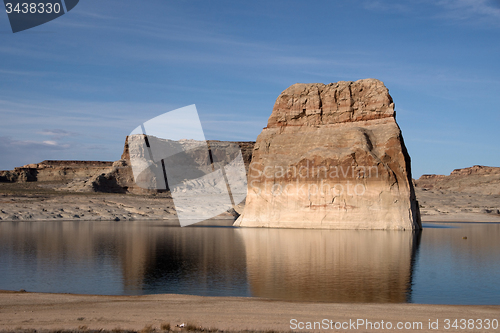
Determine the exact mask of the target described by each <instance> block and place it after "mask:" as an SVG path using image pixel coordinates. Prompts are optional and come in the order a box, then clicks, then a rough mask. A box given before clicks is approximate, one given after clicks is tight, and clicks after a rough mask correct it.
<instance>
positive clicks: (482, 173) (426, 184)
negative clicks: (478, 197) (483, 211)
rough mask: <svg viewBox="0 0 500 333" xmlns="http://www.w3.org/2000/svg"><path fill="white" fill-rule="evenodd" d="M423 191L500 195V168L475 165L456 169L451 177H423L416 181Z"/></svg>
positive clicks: (416, 184)
mask: <svg viewBox="0 0 500 333" xmlns="http://www.w3.org/2000/svg"><path fill="white" fill-rule="evenodd" d="M415 186H416V187H418V188H420V189H422V190H446V191H453V192H455V193H468V194H482V195H500V168H498V167H489V166H482V165H474V166H472V167H470V168H463V169H455V170H453V171H452V172H451V174H450V175H448V176H445V175H434V174H432V175H422V176H421V177H420V178H419V179H417V180H415Z"/></svg>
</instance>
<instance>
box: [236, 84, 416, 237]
mask: <svg viewBox="0 0 500 333" xmlns="http://www.w3.org/2000/svg"><path fill="white" fill-rule="evenodd" d="M235 226H241V227H274V228H324V229H397V230H403V229H404V230H414V229H420V228H421V221H420V214H419V208H418V203H417V200H416V198H415V191H414V188H413V183H412V178H411V167H410V156H409V155H408V152H407V150H406V147H405V144H404V141H403V137H402V135H401V130H400V129H399V127H398V125H397V123H396V120H395V111H394V103H393V100H392V98H391V96H390V95H389V91H388V89H387V88H386V87H385V86H384V84H383V83H382V82H381V81H379V80H376V79H365V80H359V81H356V82H352V81H349V82H346V81H340V82H337V83H330V84H326V85H325V84H321V83H313V84H302V83H297V84H294V85H292V86H291V87H289V88H288V89H286V90H285V91H283V92H282V93H281V95H280V96H278V98H277V100H276V103H275V105H274V108H273V111H272V114H271V116H270V117H269V121H268V125H267V127H266V128H264V130H263V131H262V133H261V134H260V135H259V136H258V138H257V142H256V144H255V148H254V151H253V155H252V164H251V165H250V169H249V175H248V194H247V199H246V205H245V209H244V212H243V214H242V215H241V216H240V217H239V219H238V220H237V221H236V222H235Z"/></svg>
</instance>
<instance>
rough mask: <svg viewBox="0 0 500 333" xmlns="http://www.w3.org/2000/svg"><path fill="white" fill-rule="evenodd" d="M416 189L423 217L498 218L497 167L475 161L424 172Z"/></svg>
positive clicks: (499, 180)
mask: <svg viewBox="0 0 500 333" xmlns="http://www.w3.org/2000/svg"><path fill="white" fill-rule="evenodd" d="M415 191H416V195H417V197H418V201H419V203H420V208H421V212H422V219H425V221H454V222H472V221H476V222H499V221H500V168H498V167H488V166H482V165H475V166H473V167H470V168H463V169H456V170H454V171H453V172H452V173H451V174H450V175H448V176H445V175H434V174H433V175H423V176H421V177H420V178H419V179H417V180H415Z"/></svg>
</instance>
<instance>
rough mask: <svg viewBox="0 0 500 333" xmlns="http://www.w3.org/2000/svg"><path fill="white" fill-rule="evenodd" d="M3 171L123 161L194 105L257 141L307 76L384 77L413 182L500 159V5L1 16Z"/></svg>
mask: <svg viewBox="0 0 500 333" xmlns="http://www.w3.org/2000/svg"><path fill="white" fill-rule="evenodd" d="M0 39H1V43H0V117H1V122H0V169H12V168H14V167H15V166H20V165H24V164H27V163H35V162H40V161H42V160H45V159H84V160H86V159H91V160H116V159H118V158H119V157H120V155H121V152H122V149H123V142H124V139H125V136H126V135H128V134H129V133H130V132H131V131H132V130H133V129H134V128H135V127H137V126H138V125H139V124H141V123H143V122H144V121H146V120H148V119H150V118H153V117H155V116H158V115H160V114H162V113H164V112H167V111H170V110H173V109H176V108H179V107H183V106H186V105H190V104H196V106H197V108H198V112H199V114H200V118H201V120H202V123H203V126H204V129H205V134H206V137H207V138H209V139H219V140H242V141H243V140H255V139H256V137H257V135H258V134H259V133H260V131H261V130H262V128H263V127H265V126H266V123H267V119H268V117H269V115H270V113H271V111H272V107H273V104H274V102H275V100H276V97H278V95H279V94H280V93H281V92H282V91H283V90H284V89H286V88H287V87H288V86H290V85H292V84H294V83H296V82H305V83H310V82H323V83H329V82H336V81H340V80H345V81H355V80H358V79H363V78H377V79H379V80H381V81H383V82H384V83H385V84H386V86H387V87H388V88H389V91H390V93H391V95H392V97H393V99H394V101H395V103H396V111H397V121H398V123H399V125H400V127H401V129H402V131H403V136H404V139H405V142H406V145H407V147H408V150H409V153H410V155H411V157H412V166H413V176H414V177H419V176H420V175H421V174H424V173H438V174H448V173H450V172H451V171H452V170H453V169H455V168H462V167H468V166H472V165H474V164H482V165H491V166H500V148H499V142H500V140H499V138H500V135H499V130H498V128H499V122H500V75H499V74H500V61H499V59H500V1H498V0H496V1H492V0H491V1H490V0H455V1H451V0H416V1H364V0H359V1H356V0H355V1H315V2H307V1H181V0H179V1H169V0H148V1H130V0H120V1H118V0H106V1H102V0H81V1H80V3H79V4H78V6H76V7H75V8H74V9H73V10H72V11H71V12H69V13H68V14H66V15H64V16H62V17H60V18H58V19H56V20H54V21H52V22H49V23H47V24H44V25H42V26H39V27H35V28H33V29H30V30H26V31H23V32H19V33H16V34H13V33H12V32H11V30H10V26H9V22H8V18H7V15H6V14H3V15H0Z"/></svg>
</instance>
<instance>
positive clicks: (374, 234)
mask: <svg viewBox="0 0 500 333" xmlns="http://www.w3.org/2000/svg"><path fill="white" fill-rule="evenodd" d="M225 223H228V222H225ZM499 263H500V224H495V223H490V224H482V223H424V230H423V231H422V232H417V233H414V232H401V231H375V230H366V231H365V230H363V231H362V230H359V231H356V230H303V229H264V228H255V229H254V228H232V227H223V226H217V227H214V226H193V227H186V228H180V227H174V226H169V225H167V224H164V223H163V222H161V221H148V222H146V221H129V222H102V221H101V222H85V221H78V222H73V221H72V222H64V221H57V222H0V289H3V290H21V289H25V290H27V291H30V292H51V293H75V294H101V295H142V294H159V293H176V294H192V295H202V296H242V297H262V298H271V299H279V300H290V301H315V302H348V303H351V302H366V303H426V304H427V303H428V304H500V283H499V281H500V265H499Z"/></svg>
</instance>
